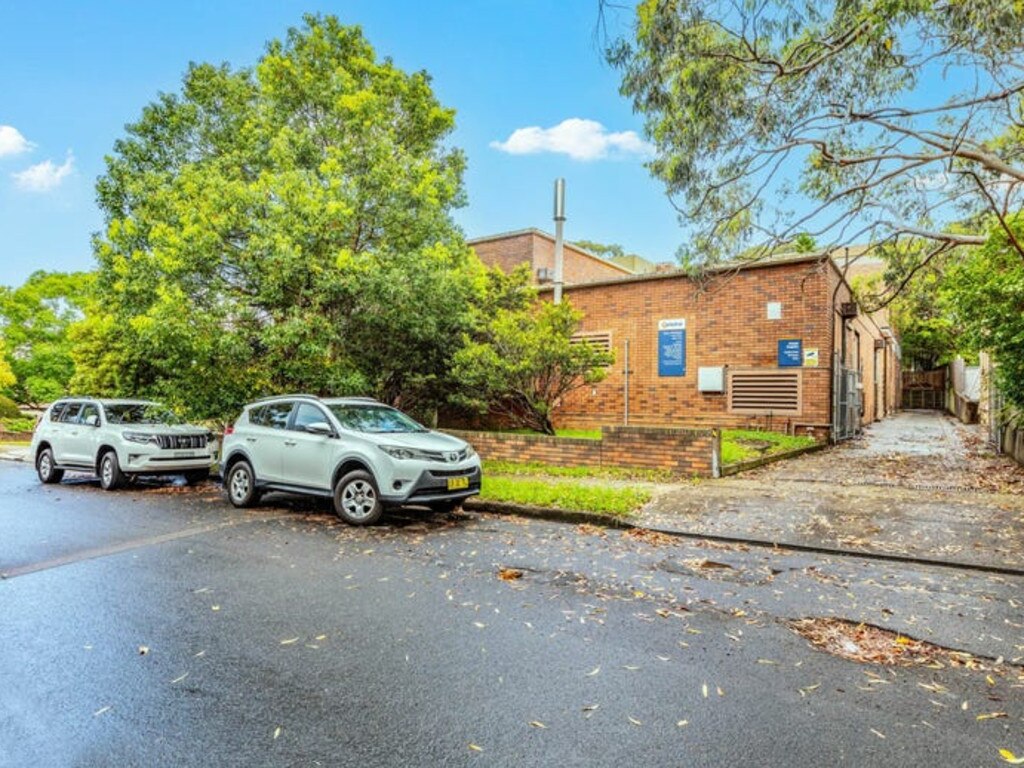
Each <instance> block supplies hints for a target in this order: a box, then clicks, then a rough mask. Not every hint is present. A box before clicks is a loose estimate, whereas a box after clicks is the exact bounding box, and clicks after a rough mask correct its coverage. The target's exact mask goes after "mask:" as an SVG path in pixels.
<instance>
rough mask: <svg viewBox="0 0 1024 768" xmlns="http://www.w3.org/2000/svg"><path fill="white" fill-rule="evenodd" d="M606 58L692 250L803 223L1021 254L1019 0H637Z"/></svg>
mask: <svg viewBox="0 0 1024 768" xmlns="http://www.w3.org/2000/svg"><path fill="white" fill-rule="evenodd" d="M609 55H610V58H611V60H612V61H613V62H614V63H615V64H616V65H617V66H619V67H620V68H621V72H622V86H621V89H622V92H623V94H625V95H627V96H629V97H631V98H632V100H633V104H634V106H635V108H636V109H637V110H638V111H639V112H640V113H641V114H643V115H644V117H645V120H646V132H647V134H648V136H649V137H650V138H651V140H652V141H653V142H654V143H655V145H656V147H657V157H656V159H654V160H653V161H652V162H651V164H650V168H651V170H652V171H653V173H654V174H655V175H657V176H658V177H659V178H661V179H662V180H663V181H664V183H665V185H666V188H667V191H668V193H669V194H670V197H671V199H672V200H673V202H674V203H675V204H676V206H677V207H678V210H679V212H680V217H681V219H684V220H685V221H686V222H688V223H691V224H692V225H694V226H695V227H696V232H695V234H694V237H693V239H692V242H691V244H690V246H689V248H688V249H687V252H688V255H689V256H690V257H691V258H693V259H694V260H696V261H698V262H707V261H714V260H718V259H723V258H729V257H731V256H734V255H735V254H738V253H742V252H745V251H746V249H747V248H749V247H751V246H756V247H757V249H758V252H759V253H760V254H763V255H768V254H770V253H772V252H773V251H774V250H776V249H777V248H778V246H779V245H781V244H786V243H789V242H790V241H792V240H794V239H795V238H796V236H797V235H798V233H801V232H803V233H806V234H807V235H809V236H810V237H812V238H814V240H815V241H816V242H817V244H818V247H820V248H824V249H827V248H830V247H834V246H838V245H846V244H849V243H862V242H867V243H869V244H871V245H873V246H879V245H893V244H902V243H904V242H906V241H913V242H920V243H922V244H923V246H924V247H922V248H920V249H919V250H918V251H916V252H917V253H918V254H919V261H918V262H917V264H915V265H912V266H911V269H913V267H914V266H917V265H919V264H920V263H923V262H926V261H928V260H929V259H931V258H935V257H937V256H939V255H942V254H948V253H950V252H951V251H952V250H953V249H955V248H957V247H958V246H967V247H968V248H973V247H979V246H983V245H985V244H986V243H987V242H988V240H989V237H990V236H991V234H992V233H993V232H994V231H1001V232H1002V233H1003V237H1004V239H1005V240H1006V242H1007V245H1008V247H1009V249H1010V252H1011V253H1013V254H1015V255H1016V258H1018V259H1024V247H1022V241H1021V240H1020V238H1019V237H1018V236H1017V235H1016V234H1015V233H1014V232H1013V230H1012V228H1011V227H1010V226H1009V219H1010V218H1011V217H1012V216H1013V214H1014V213H1016V212H1017V211H1019V210H1020V208H1021V199H1022V190H1024V161H1022V155H1024V145H1022V138H1024V133H1022V130H1024V118H1022V101H1021V96H1022V92H1024V5H1022V4H1021V3H1020V2H1019V0H826V2H819V1H818V0H782V1H781V2H775V1H774V0H773V1H771V2H769V1H768V0H752V1H751V2H735V1H733V0H643V2H641V3H640V4H639V6H638V8H637V16H636V24H635V34H634V35H632V36H631V39H628V40H620V41H618V42H616V43H615V44H614V45H613V46H612V48H611V49H610V53H609ZM965 212H966V213H968V214H971V215H977V214H981V213H984V214H987V217H988V219H989V220H993V221H994V222H995V224H996V227H995V229H989V228H988V227H985V226H979V227H976V228H973V229H964V228H957V227H952V226H950V223H951V222H954V221H959V220H963V218H964V214H965ZM975 220H976V221H980V220H981V219H977V218H976V219H975ZM754 255H755V257H756V255H757V254H754Z"/></svg>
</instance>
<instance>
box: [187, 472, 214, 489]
mask: <svg viewBox="0 0 1024 768" xmlns="http://www.w3.org/2000/svg"><path fill="white" fill-rule="evenodd" d="M209 479H210V470H208V469H195V470H192V471H191V472H186V473H185V483H186V484H188V485H199V484H200V483H201V482H203V481H205V480H209Z"/></svg>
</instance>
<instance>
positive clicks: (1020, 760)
mask: <svg viewBox="0 0 1024 768" xmlns="http://www.w3.org/2000/svg"><path fill="white" fill-rule="evenodd" d="M999 756H1000V757H1001V758H1003V760H1005V761H1006V762H1008V763H1009V764H1010V765H1024V757H1017V756H1016V755H1015V754H1013V752H1011V751H1010V750H1008V749H1000V750H999Z"/></svg>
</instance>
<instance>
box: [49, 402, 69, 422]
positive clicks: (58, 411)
mask: <svg viewBox="0 0 1024 768" xmlns="http://www.w3.org/2000/svg"><path fill="white" fill-rule="evenodd" d="M67 407H68V404H67V403H54V404H53V407H52V408H50V421H60V417H61V416H62V415H63V414H64V409H65V408H67Z"/></svg>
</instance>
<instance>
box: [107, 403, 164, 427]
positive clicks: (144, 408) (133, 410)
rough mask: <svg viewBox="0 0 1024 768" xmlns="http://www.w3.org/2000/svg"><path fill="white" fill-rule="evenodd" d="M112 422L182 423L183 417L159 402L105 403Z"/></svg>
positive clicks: (108, 418)
mask: <svg viewBox="0 0 1024 768" xmlns="http://www.w3.org/2000/svg"><path fill="white" fill-rule="evenodd" d="M103 409H104V410H105V411H106V412H107V421H109V422H110V423H111V424H181V423H182V422H181V419H179V418H178V417H177V416H175V415H174V414H173V413H171V412H170V411H169V410H167V408H165V407H164V406H162V405H160V404H159V403H116V404H113V405H105V406H103Z"/></svg>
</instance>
